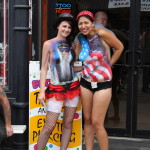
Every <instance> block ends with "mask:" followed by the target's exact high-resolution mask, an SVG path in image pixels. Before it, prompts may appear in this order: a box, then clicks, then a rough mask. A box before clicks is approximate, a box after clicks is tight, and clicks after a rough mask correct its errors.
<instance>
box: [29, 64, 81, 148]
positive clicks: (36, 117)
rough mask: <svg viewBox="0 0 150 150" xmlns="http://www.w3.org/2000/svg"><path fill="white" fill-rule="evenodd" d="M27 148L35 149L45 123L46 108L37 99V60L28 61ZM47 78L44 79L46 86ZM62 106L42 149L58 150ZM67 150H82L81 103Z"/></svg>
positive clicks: (38, 75)
mask: <svg viewBox="0 0 150 150" xmlns="http://www.w3.org/2000/svg"><path fill="white" fill-rule="evenodd" d="M29 68H30V69H29V78H30V79H29V87H30V88H29V91H30V93H29V99H30V102H29V150H36V145H37V140H38V137H39V135H40V132H41V130H42V128H43V126H44V123H45V116H46V110H45V108H44V107H42V105H41V104H40V103H39V101H38V100H37V97H38V94H39V87H40V86H39V85H40V84H39V83H40V81H39V78H40V73H39V72H40V71H39V69H38V68H39V62H30V67H29ZM48 83H49V79H47V80H46V87H47V86H48ZM63 111H64V110H63V108H62V111H61V113H60V116H59V118H58V121H57V123H56V126H55V128H54V130H53V132H52V134H51V135H50V137H49V140H48V143H47V145H46V147H45V149H44V150H60V139H61V135H62V122H63ZM68 150H82V111H81V103H79V105H78V108H77V110H76V113H75V116H74V121H73V130H72V134H71V138H70V143H69V145H68Z"/></svg>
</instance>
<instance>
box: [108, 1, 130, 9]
mask: <svg viewBox="0 0 150 150" xmlns="http://www.w3.org/2000/svg"><path fill="white" fill-rule="evenodd" d="M121 7H130V0H109V4H108V8H121Z"/></svg>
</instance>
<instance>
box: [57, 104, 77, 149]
mask: <svg viewBox="0 0 150 150" xmlns="http://www.w3.org/2000/svg"><path fill="white" fill-rule="evenodd" d="M75 111H76V107H66V106H65V109H64V118H63V131H62V138H61V146H60V150H66V149H67V147H68V144H69V141H70V137H71V133H72V122H73V119H74V114H75Z"/></svg>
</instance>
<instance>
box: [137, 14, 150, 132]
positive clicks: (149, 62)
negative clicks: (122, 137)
mask: <svg viewBox="0 0 150 150" xmlns="http://www.w3.org/2000/svg"><path fill="white" fill-rule="evenodd" d="M139 46H140V50H141V52H142V66H141V68H139V70H138V73H139V79H138V109H137V111H138V112H137V128H138V129H141V130H150V119H149V114H150V109H149V108H150V12H141V29H140V45H139Z"/></svg>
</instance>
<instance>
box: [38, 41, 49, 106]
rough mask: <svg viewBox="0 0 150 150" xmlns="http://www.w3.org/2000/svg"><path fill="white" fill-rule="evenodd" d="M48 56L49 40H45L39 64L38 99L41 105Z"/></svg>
mask: <svg viewBox="0 0 150 150" xmlns="http://www.w3.org/2000/svg"><path fill="white" fill-rule="evenodd" d="M49 58H50V41H46V42H45V43H44V44H43V50H42V66H41V73H40V94H39V96H38V99H39V101H40V103H41V104H42V105H43V102H44V100H45V80H46V75H47V70H48V62H49Z"/></svg>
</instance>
